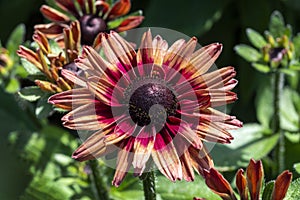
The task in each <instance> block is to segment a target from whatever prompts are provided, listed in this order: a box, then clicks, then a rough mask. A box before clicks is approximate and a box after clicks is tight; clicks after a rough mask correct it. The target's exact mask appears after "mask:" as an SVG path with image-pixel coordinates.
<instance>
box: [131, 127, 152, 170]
mask: <svg viewBox="0 0 300 200" xmlns="http://www.w3.org/2000/svg"><path fill="white" fill-rule="evenodd" d="M155 134H156V130H155V128H154V127H151V128H150V127H143V128H141V130H140V131H139V133H138V135H137V136H136V138H135V141H134V146H133V152H134V157H133V162H132V165H133V168H134V171H135V174H136V175H138V176H140V175H141V174H142V173H143V171H144V169H145V167H146V162H147V161H148V160H149V158H150V156H151V152H152V149H153V147H154V141H155Z"/></svg>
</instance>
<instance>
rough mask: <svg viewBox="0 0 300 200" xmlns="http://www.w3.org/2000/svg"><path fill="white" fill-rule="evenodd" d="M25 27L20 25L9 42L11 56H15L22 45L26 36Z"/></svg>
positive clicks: (7, 46) (7, 45)
mask: <svg viewBox="0 0 300 200" xmlns="http://www.w3.org/2000/svg"><path fill="white" fill-rule="evenodd" d="M25 31H26V29H25V25H24V24H20V25H18V26H17V27H16V28H15V29H14V30H13V32H12V33H11V35H10V36H9V39H8V40H7V44H6V48H7V50H8V51H9V52H10V53H11V54H15V53H16V51H17V50H18V48H19V45H20V44H22V42H23V40H24V36H25Z"/></svg>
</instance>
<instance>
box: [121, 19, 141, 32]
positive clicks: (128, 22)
mask: <svg viewBox="0 0 300 200" xmlns="http://www.w3.org/2000/svg"><path fill="white" fill-rule="evenodd" d="M143 20H144V16H129V17H127V18H126V19H124V21H122V22H121V24H120V26H118V28H117V29H116V31H118V32H123V31H127V30H130V29H133V28H135V27H137V26H139V25H140V24H141V23H142V21H143Z"/></svg>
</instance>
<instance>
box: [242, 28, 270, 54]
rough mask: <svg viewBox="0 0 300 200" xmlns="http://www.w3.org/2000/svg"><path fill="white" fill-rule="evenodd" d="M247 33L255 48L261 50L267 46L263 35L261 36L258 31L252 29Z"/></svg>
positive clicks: (248, 29)
mask: <svg viewBox="0 0 300 200" xmlns="http://www.w3.org/2000/svg"><path fill="white" fill-rule="evenodd" d="M246 33H247V36H248V39H249V40H250V42H251V43H252V44H253V46H255V47H256V48H258V49H261V48H262V47H264V46H265V45H266V44H267V42H266V40H265V39H264V37H263V36H262V35H261V34H259V33H258V32H257V31H255V30H253V29H251V28H247V30H246Z"/></svg>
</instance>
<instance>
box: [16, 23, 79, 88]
mask: <svg viewBox="0 0 300 200" xmlns="http://www.w3.org/2000/svg"><path fill="white" fill-rule="evenodd" d="M33 40H34V41H35V42H36V43H37V44H38V49H37V50H36V51H33V50H31V49H28V48H26V47H24V46H20V48H19V50H18V51H17V53H18V55H19V56H20V57H21V58H24V59H25V60H27V61H28V62H30V63H31V64H33V65H34V66H36V67H37V68H38V69H39V70H40V71H41V72H42V73H43V74H44V75H45V76H46V80H35V84H36V85H38V86H39V87H40V88H41V89H42V90H44V91H47V92H51V93H57V92H62V91H64V90H70V89H71V88H72V87H73V83H72V82H71V81H69V80H67V79H65V78H64V77H63V73H62V72H61V70H62V69H67V70H68V71H69V73H73V74H80V73H81V72H82V70H80V69H79V68H78V67H77V66H76V65H75V63H74V60H75V59H77V57H78V54H79V48H80V43H79V41H80V30H79V22H78V21H75V22H72V23H71V25H70V27H69V28H65V29H64V46H65V48H64V49H61V48H59V47H57V46H56V49H55V50H54V49H52V48H51V45H50V43H49V41H48V39H47V37H46V35H45V34H43V33H41V32H39V31H36V32H35V34H34V35H33ZM57 49H58V50H59V52H57Z"/></svg>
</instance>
